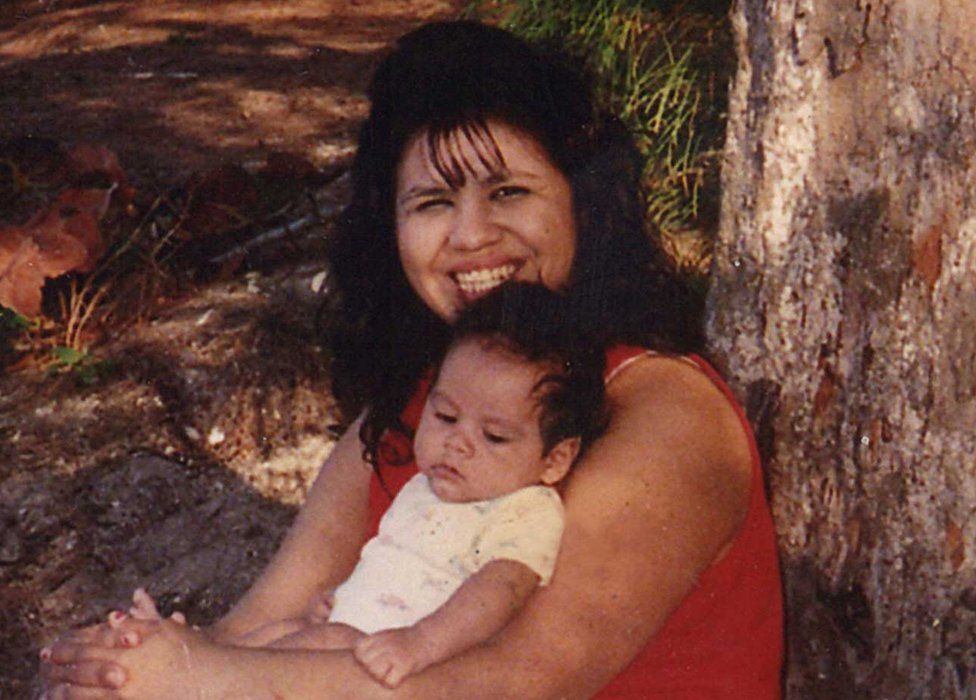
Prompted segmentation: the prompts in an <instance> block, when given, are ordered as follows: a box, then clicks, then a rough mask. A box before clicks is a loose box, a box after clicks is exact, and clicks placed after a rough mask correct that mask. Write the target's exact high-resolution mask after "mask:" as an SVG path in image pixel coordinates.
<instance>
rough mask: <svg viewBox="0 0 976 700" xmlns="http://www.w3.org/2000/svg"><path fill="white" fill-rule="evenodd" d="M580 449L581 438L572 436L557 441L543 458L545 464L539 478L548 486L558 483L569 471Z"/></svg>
mask: <svg viewBox="0 0 976 700" xmlns="http://www.w3.org/2000/svg"><path fill="white" fill-rule="evenodd" d="M579 451H580V438H579V437H570V438H565V439H563V440H560V441H559V442H557V443H556V444H555V445H554V446H553V448H552V449H551V450H549V453H548V454H547V455H546V456H545V457H543V458H542V463H543V464H544V465H545V467H544V469H543V470H542V476H541V477H540V478H539V480H540V481H541V482H542V483H543V484H545V485H546V486H552V485H553V484H558V483H559V482H560V481H562V480H563V477H565V476H566V474H568V473H569V468H570V467H572V466H573V462H575V461H576V456H577V455H578V454H579Z"/></svg>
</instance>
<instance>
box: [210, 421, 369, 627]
mask: <svg viewBox="0 0 976 700" xmlns="http://www.w3.org/2000/svg"><path fill="white" fill-rule="evenodd" d="M360 421H361V419H360V420H357V421H356V422H355V423H353V425H352V426H350V428H349V429H348V430H347V431H346V433H345V434H344V435H343V436H342V437H341V438H340V439H339V441H338V442H337V443H336V445H335V448H333V450H332V454H331V455H329V458H328V459H327V460H326V461H325V464H323V465H322V469H321V470H320V471H319V474H318V476H317V477H316V479H315V481H314V483H313V484H312V488H311V489H310V490H309V493H308V497H307V498H306V500H305V503H304V505H303V506H302V509H301V511H300V512H299V514H298V516H297V517H296V519H295V522H294V523H293V524H292V526H291V528H290V529H289V530H288V534H287V535H286V536H285V539H284V541H283V542H282V544H281V547H280V548H279V549H278V551H277V553H276V554H275V556H274V557H273V558H272V560H271V562H270V563H269V564H268V566H267V568H265V570H264V571H263V572H262V574H261V576H260V577H259V578H258V579H257V581H255V583H254V584H253V585H252V586H251V588H250V590H248V592H247V593H246V594H245V595H244V597H243V598H242V599H241V600H240V601H239V602H238V603H237V604H236V605H235V606H234V607H233V609H232V610H231V611H230V612H229V613H228V614H227V615H226V616H224V618H223V619H221V620H220V621H219V622H217V623H216V624H215V625H214V626H213V628H212V632H213V634H214V636H215V638H216V639H217V640H228V641H229V640H232V639H234V638H235V637H238V636H240V635H242V634H246V633H248V632H250V631H252V630H254V629H256V628H257V627H260V626H261V625H264V624H267V623H269V622H273V621H277V620H283V619H288V618H298V617H302V616H303V613H304V612H305V611H306V609H307V607H308V604H309V601H310V600H312V599H313V598H314V597H315V596H316V595H319V594H320V593H321V590H322V589H323V588H330V587H334V586H336V585H337V584H339V583H340V582H341V581H343V580H344V579H345V578H346V576H348V575H349V573H350V572H351V571H352V569H353V566H354V565H355V563H356V559H357V558H358V556H359V550H360V548H361V547H362V545H363V543H364V541H365V539H366V523H367V508H368V503H369V480H370V476H371V473H372V472H371V467H370V466H369V465H368V464H367V463H366V462H364V461H363V459H362V443H361V442H360V441H359V424H360Z"/></svg>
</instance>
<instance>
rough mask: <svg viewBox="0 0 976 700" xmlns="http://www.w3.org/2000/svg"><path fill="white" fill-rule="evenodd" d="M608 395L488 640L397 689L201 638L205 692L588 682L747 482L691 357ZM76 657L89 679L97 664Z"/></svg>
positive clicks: (720, 522) (338, 657)
mask: <svg viewBox="0 0 976 700" xmlns="http://www.w3.org/2000/svg"><path fill="white" fill-rule="evenodd" d="M608 398H609V400H610V403H611V423H610V426H609V429H608V431H607V433H606V434H605V435H604V437H603V438H601V439H600V440H599V441H598V442H597V443H596V444H594V445H593V446H592V448H591V449H590V450H589V451H588V452H587V454H586V456H585V458H584V459H583V460H582V461H581V463H580V464H579V465H578V466H577V468H576V470H575V472H574V474H573V475H572V476H571V477H570V480H569V485H568V489H567V492H566V494H565V499H564V501H565V506H566V530H565V533H564V538H563V547H562V550H561V552H560V555H559V560H558V563H557V568H556V575H555V577H554V578H553V581H552V583H551V584H550V585H549V586H547V587H546V588H544V589H542V590H540V591H538V593H537V594H536V595H533V596H532V597H531V598H530V599H529V601H528V603H527V604H526V605H525V607H524V608H523V609H522V611H521V613H520V614H518V615H516V616H515V618H514V619H513V620H512V621H511V622H510V623H509V624H508V625H507V626H506V627H505V628H504V629H503V630H502V631H501V632H500V633H499V634H498V635H496V636H495V637H494V638H492V639H491V640H490V641H489V642H487V643H485V644H482V645H479V646H477V647H475V648H473V649H470V650H468V651H467V652H464V653H462V654H460V655H458V656H456V657H454V658H452V659H449V660H447V661H445V662H444V663H441V664H436V665H434V666H431V667H430V668H428V669H426V670H425V671H422V672H421V673H418V674H417V675H415V676H411V677H410V678H407V679H406V680H405V681H404V682H403V684H402V685H400V686H399V687H398V688H396V689H394V690H389V689H386V688H384V687H383V686H381V685H380V684H378V683H376V682H375V681H373V680H372V679H371V678H370V677H369V676H368V675H367V674H366V673H365V671H363V670H362V669H361V668H360V667H359V666H358V665H357V664H356V662H355V660H354V659H353V658H352V655H351V654H349V653H348V652H284V651H283V652H274V651H270V650H244V649H239V650H233V649H228V648H220V647H212V646H210V647H207V652H206V653H205V654H203V655H202V656H200V657H199V658H200V661H199V663H197V664H196V668H197V669H200V668H201V667H205V678H206V680H207V682H208V684H211V687H210V688H209V690H211V691H212V693H213V696H214V697H221V696H222V695H221V693H223V695H224V696H227V697H252V698H271V697H279V698H316V697H325V698H344V697H350V698H371V697H384V698H390V697H393V698H401V697H402V698H412V697H418V698H438V697H452V698H454V697H465V698H478V697H486V698H504V697H514V698H534V697H540V698H552V697H589V696H591V695H593V694H594V693H595V692H596V691H597V690H598V689H599V688H601V687H602V686H604V685H605V684H606V683H607V682H609V680H610V679H611V678H613V676H615V675H616V674H617V673H618V672H619V671H620V670H621V669H622V668H624V667H625V666H626V665H627V663H628V662H629V661H630V660H631V659H633V658H634V656H635V655H636V654H637V653H638V652H639V651H640V650H641V649H642V648H643V647H644V645H645V644H646V643H647V641H648V640H649V639H650V638H651V637H652V636H653V634H654V633H655V632H656V631H657V630H659V629H660V628H661V626H662V625H663V624H664V621H665V620H666V619H667V617H668V616H669V615H670V613H671V612H672V611H673V610H674V609H675V608H676V607H677V606H678V605H679V604H680V602H681V600H682V599H683V598H684V597H685V596H686V595H687V594H688V592H689V591H690V590H691V588H692V586H693V585H694V582H695V580H696V578H697V576H698V575H699V574H700V573H701V571H702V570H704V569H705V568H706V567H707V566H708V565H709V564H710V563H712V562H713V561H714V560H716V559H717V558H718V557H720V556H721V554H722V553H723V552H724V550H725V548H726V547H727V546H728V544H729V543H730V541H731V540H732V538H733V537H734V535H735V532H736V531H737V529H738V527H739V525H740V524H741V522H742V520H743V518H744V516H745V512H746V509H747V503H748V498H749V484H750V457H749V451H748V443H747V440H746V437H745V435H744V434H743V432H742V428H741V426H740V424H739V422H738V418H737V417H736V416H735V414H734V412H733V410H732V408H731V407H730V406H729V404H728V402H727V401H726V399H725V398H724V397H723V396H722V395H721V393H720V392H719V391H718V390H717V389H716V388H715V387H714V386H713V385H712V383H711V382H710V381H709V380H708V379H707V378H706V377H705V376H704V375H702V374H701V372H699V371H698V370H697V369H694V368H692V367H690V366H688V365H687V364H686V363H684V362H681V361H678V360H670V359H664V358H647V359H644V360H641V361H639V362H636V363H634V364H633V365H631V366H630V367H629V368H628V369H627V370H626V371H624V372H622V373H621V374H620V375H619V376H618V377H617V378H616V379H615V380H614V381H613V382H612V383H611V384H610V386H609V387H608ZM140 624H147V623H140ZM163 624H167V625H169V624H170V623H163ZM157 637H158V635H157V636H154V637H153V639H156V638H157ZM147 641H148V640H147ZM140 651H143V652H145V651H149V649H133V650H130V651H121V650H112V653H113V658H118V655H125V654H130V653H131V654H135V653H139V652H140ZM88 652H92V653H93V652H94V650H87V651H84V649H83V650H82V651H81V652H80V651H79V649H78V648H70V647H68V648H64V649H59V650H58V653H59V654H62V659H64V660H69V659H71V658H74V659H79V658H82V659H83V658H84V657H79V656H77V655H78V654H79V653H88ZM97 652H98V653H99V654H104V653H105V650H102V649H99V650H97ZM100 658H104V656H100ZM69 663H70V661H69ZM68 668H70V667H64V666H62V667H58V670H57V671H56V675H54V676H53V678H54V679H55V680H57V679H62V680H64V679H66V680H73V681H75V682H81V681H80V680H75V679H79V678H80V674H81V673H82V671H79V672H78V675H72V672H71V671H68V670H65V669H68ZM79 668H83V669H84V673H85V674H86V675H87V676H89V677H92V678H97V677H98V672H99V670H100V669H101V668H102V665H100V664H98V663H95V664H84V663H82V664H80V666H79ZM140 671H141V668H139V667H136V668H133V669H131V674H132V675H131V677H130V680H131V681H132V683H133V685H132V686H131V688H132V689H133V690H135V689H137V688H140V687H147V686H146V685H143V684H148V687H151V685H152V683H153V682H155V680H156V679H153V678H149V677H147V676H145V675H142V677H137V676H139V675H140ZM92 684H93V685H96V684H97V682H94V681H93V682H92ZM126 688H129V685H128V684H127V686H126ZM243 690H246V691H247V692H246V693H245V694H244V695H234V693H235V692H242V691H243ZM63 697H71V695H64V696H63ZM77 697H89V696H83V695H78V696H77ZM106 697H112V696H108V695H107V696H106ZM123 697H134V698H140V697H148V698H151V697H153V696H152V695H145V696H142V695H139V694H138V693H136V694H133V695H129V696H123Z"/></svg>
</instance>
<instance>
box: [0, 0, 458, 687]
mask: <svg viewBox="0 0 976 700" xmlns="http://www.w3.org/2000/svg"><path fill="white" fill-rule="evenodd" d="M458 5H459V3H458V2H457V1H456V0H371V1H370V2H365V1H357V0H289V2H287V3H269V2H263V1H258V0H253V1H250V2H248V1H244V0H239V1H229V0H213V1H211V2H207V3H199V2H192V1H191V0H184V1H175V0H174V1H160V0H129V1H128V2H119V1H115V2H108V1H102V2H95V1H90V0H89V1H85V0H62V1H60V2H59V1H58V0H15V1H13V2H11V1H10V0H7V1H6V2H4V3H3V4H2V7H0V113H2V114H3V115H4V118H3V119H2V120H0V142H2V141H4V140H7V139H13V138H17V137H22V136H24V135H27V134H33V135H37V136H43V137H47V138H50V139H53V140H54V141H57V142H59V143H70V142H76V141H85V142H90V143H97V144H102V145H105V146H107V147H109V148H110V149H112V150H113V151H115V152H116V153H117V154H118V155H119V157H120V160H121V162H122V166H123V167H124V169H125V170H126V172H127V174H128V175H129V177H130V178H131V180H132V181H133V184H134V185H135V186H136V188H137V189H138V190H139V191H140V192H143V193H145V192H158V191H163V190H166V189H168V188H171V187H173V186H174V185H177V184H179V183H183V182H185V181H186V180H187V179H188V178H189V177H190V175H191V174H193V173H199V172H203V171H207V170H210V169H212V168H213V167H215V166H217V165H220V164H226V163H248V162H251V161H260V160H262V159H263V158H264V157H266V156H267V154H268V153H269V152H271V151H286V152H290V153H294V154H297V155H300V156H302V157H304V158H306V159H307V160H309V161H310V162H311V163H313V164H314V165H315V166H317V167H319V168H323V169H328V168H329V167H335V165H336V163H340V164H341V163H342V162H343V161H344V160H347V159H348V155H349V153H350V152H351V150H352V148H353V143H354V138H355V131H356V127H357V124H358V122H359V120H360V119H361V118H362V116H363V114H364V112H365V110H366V108H367V105H366V100H365V98H364V96H363V89H364V87H365V84H366V81H367V79H368V76H369V73H370V71H371V68H372V67H373V66H374V65H375V63H376V61H377V60H378V58H379V57H380V56H381V55H382V53H383V51H384V50H385V47H386V46H388V44H389V42H390V41H391V40H392V39H393V38H394V37H396V36H397V35H399V34H401V33H402V32H404V31H406V30H407V29H409V28H411V27H413V26H415V25H417V24H419V23H420V22H422V21H424V20H427V19H431V18H435V17H450V16H454V15H456V13H457V11H458ZM309 194H314V196H315V198H316V200H317V201H319V202H322V201H326V202H333V203H341V200H342V197H343V180H342V179H340V180H339V181H337V182H336V183H334V184H332V185H330V186H329V187H328V188H325V189H319V190H317V191H315V192H314V193H309ZM328 231H329V224H328V217H324V218H323V217H319V218H318V219H315V220H314V221H313V222H312V223H311V224H308V225H306V226H304V227H303V228H302V230H301V231H299V232H297V233H296V234H294V235H291V236H290V238H289V240H288V241H287V245H286V246H284V248H287V250H288V251H290V253H289V254H288V255H281V254H278V253H280V249H281V248H282V246H280V245H277V244H276V245H275V246H274V250H275V251H276V252H275V254H267V253H266V252H261V251H258V252H257V253H255V254H253V255H252V256H251V259H250V260H249V264H248V265H247V266H245V267H241V268H238V269H239V270H240V272H238V273H236V274H232V275H229V276H228V275H225V276H223V277H222V278H221V279H220V280H219V281H215V282H211V283H208V284H195V285H192V286H190V287H184V288H183V292H182V293H180V294H176V295H170V296H169V297H168V298H167V300H165V301H164V302H163V303H161V304H160V305H159V306H157V307H156V308H155V310H154V312H153V313H152V315H151V316H150V317H149V318H147V319H146V320H144V321H143V322H141V323H138V324H136V325H133V326H128V327H127V328H126V329H125V330H124V332H120V333H108V334H106V335H105V336H104V340H103V341H102V342H101V343H100V344H99V345H98V346H97V347H95V348H92V349H91V352H92V353H93V355H94V356H96V357H97V358H98V359H99V360H100V361H102V362H103V363H104V364H102V365H100V370H101V371H100V378H99V380H98V381H97V382H96V383H95V384H94V385H92V386H85V385H83V384H81V383H79V382H78V381H76V379H77V378H76V377H75V376H74V375H72V374H70V373H68V374H62V375H58V376H56V377H52V376H49V375H48V374H47V373H44V372H42V371H39V370H31V369H29V368H24V367H22V368H20V369H18V370H16V371H8V372H7V373H6V374H5V375H3V376H0V698H3V699H6V698H28V697H31V696H32V695H33V694H34V693H35V692H36V688H37V686H36V681H35V676H36V670H37V665H36V661H35V658H36V652H37V650H38V649H39V648H40V646H41V645H42V644H44V643H45V642H47V641H49V640H50V639H51V638H52V637H53V636H54V635H55V634H56V633H57V631H59V630H62V629H65V628H66V627H70V626H74V625H78V624H82V623H86V622H90V621H93V620H95V619H98V618H99V617H101V616H102V615H104V614H105V613H106V612H107V610H109V609H110V608H111V607H117V606H121V605H123V604H124V603H125V601H126V599H127V597H128V595H129V594H130V593H131V591H132V589H133V588H134V587H136V586H139V585H146V586H148V588H149V589H150V591H151V592H152V593H154V594H155V595H157V596H158V597H159V598H160V600H161V601H162V603H163V607H164V608H165V609H166V610H171V609H176V608H179V609H181V610H184V611H186V612H187V614H188V616H189V617H190V618H191V620H193V621H195V622H201V623H205V622H207V621H210V620H212V619H213V618H214V617H215V616H217V615H219V614H220V613H221V612H222V611H224V610H226V608H227V606H228V605H230V604H231V603H232V602H233V601H234V600H235V599H236V597H238V596H239V595H240V593H241V592H242V591H243V590H244V589H245V588H246V587H247V585H248V583H249V582H250V581H251V580H252V579H253V577H254V576H255V574H256V573H257V572H258V571H259V570H260V569H261V567H262V566H263V564H264V563H265V562H266V561H267V558H268V557H269V556H270V554H271V553H272V552H273V551H274V549H275V547H276V545H277V542H278V540H279V538H280V537H281V535H282V533H283V532H284V529H285V528H286V527H287V525H288V523H289V522H290V521H291V518H292V517H293V516H294V513H295V509H296V507H297V504H298V503H299V502H300V501H301V499H302V497H303V495H304V492H305V488H306V487H307V485H308V483H309V481H310V480H311V479H312V478H313V477H314V473H315V470H316V468H317V466H318V465H319V464H320V463H321V460H322V459H323V458H324V456H325V455H326V454H327V453H328V450H329V448H330V446H331V432H330V427H332V425H333V424H334V423H335V421H336V420H337V419H336V411H335V409H334V406H333V403H332V400H331V398H330V395H329V392H328V384H329V378H328V376H327V373H326V371H325V370H324V369H323V368H324V367H325V366H326V365H327V362H326V359H327V358H326V356H325V352H324V351H323V350H322V349H321V348H320V347H319V346H318V345H317V344H316V342H315V339H316V336H315V328H314V323H313V318H314V315H315V309H316V308H317V307H318V306H319V303H320V300H321V299H320V297H321V295H322V294H323V293H324V292H325V291H327V288H328V284H327V283H326V284H325V285H324V289H320V287H321V286H322V285H321V284H320V283H321V276H320V275H321V273H322V271H323V270H324V261H323V258H322V254H321V249H322V241H323V239H324V238H325V237H326V236H327V235H328ZM244 270H249V271H247V272H246V273H245V272H244ZM186 290H190V291H189V292H187V291H186Z"/></svg>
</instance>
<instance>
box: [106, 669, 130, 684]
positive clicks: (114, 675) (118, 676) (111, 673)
mask: <svg viewBox="0 0 976 700" xmlns="http://www.w3.org/2000/svg"><path fill="white" fill-rule="evenodd" d="M105 680H106V681H107V682H108V684H109V685H110V686H112V687H113V688H121V687H122V686H123V684H125V674H124V673H122V669H119V668H110V669H109V670H108V671H106V672H105Z"/></svg>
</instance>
